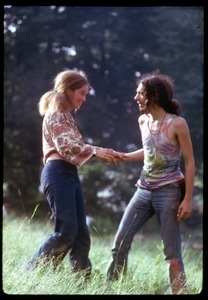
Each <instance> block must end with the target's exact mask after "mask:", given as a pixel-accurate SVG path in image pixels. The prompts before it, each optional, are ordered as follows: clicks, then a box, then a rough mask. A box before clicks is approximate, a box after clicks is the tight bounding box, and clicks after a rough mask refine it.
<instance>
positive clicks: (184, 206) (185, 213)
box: [177, 200, 191, 221]
mask: <svg viewBox="0 0 208 300" xmlns="http://www.w3.org/2000/svg"><path fill="white" fill-rule="evenodd" d="M190 215H191V202H190V201H185V200H183V201H182V202H181V204H180V206H179V208H178V212H177V221H180V220H183V219H187V218H189V217H190Z"/></svg>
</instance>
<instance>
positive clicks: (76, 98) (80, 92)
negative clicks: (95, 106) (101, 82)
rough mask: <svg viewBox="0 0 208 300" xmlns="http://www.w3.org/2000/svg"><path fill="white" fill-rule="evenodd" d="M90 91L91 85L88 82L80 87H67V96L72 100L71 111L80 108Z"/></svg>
mask: <svg viewBox="0 0 208 300" xmlns="http://www.w3.org/2000/svg"><path fill="white" fill-rule="evenodd" d="M88 92H89V86H88V85H87V84H86V85H84V86H83V87H81V88H80V89H76V90H74V91H73V90H71V89H67V96H68V99H69V102H70V105H69V106H70V111H72V110H77V109H80V107H81V106H82V104H83V103H84V102H85V101H86V96H87V94H88Z"/></svg>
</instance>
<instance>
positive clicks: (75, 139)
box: [42, 110, 98, 167]
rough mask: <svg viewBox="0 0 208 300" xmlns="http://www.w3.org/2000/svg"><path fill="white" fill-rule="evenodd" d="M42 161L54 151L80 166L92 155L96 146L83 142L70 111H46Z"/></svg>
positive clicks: (43, 127) (43, 126) (43, 128)
mask: <svg viewBox="0 0 208 300" xmlns="http://www.w3.org/2000/svg"><path fill="white" fill-rule="evenodd" d="M42 143H43V144H42V147H43V162H44V163H45V162H46V159H47V157H48V156H49V155H50V154H51V153H54V152H58V153H59V154H60V155H61V156H63V158H64V159H65V160H66V161H68V162H69V163H72V164H74V165H76V166H77V167H80V166H82V165H83V164H84V163H85V162H86V161H88V160H89V159H90V157H92V155H93V150H94V149H95V148H98V147H96V146H92V145H88V144H85V143H84V141H83V138H82V135H81V134H80V132H79V130H78V128H77V126H76V123H75V120H74V118H73V116H72V114H71V113H68V114H66V113H63V112H58V111H50V110H49V111H47V112H46V114H45V116H44V118H43V124H42Z"/></svg>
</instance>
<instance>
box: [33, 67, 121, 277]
mask: <svg viewBox="0 0 208 300" xmlns="http://www.w3.org/2000/svg"><path fill="white" fill-rule="evenodd" d="M89 88H90V84H89V82H88V79H87V77H86V75H85V73H84V72H83V71H74V70H67V71H63V72H60V73H59V74H57V76H56V77H55V79H54V88H53V90H51V91H49V92H46V93H45V94H44V95H43V96H42V97H41V99H40V101H39V103H38V106H39V113H40V115H41V116H43V122H42V150H43V163H44V166H43V169H42V173H41V177H40V181H41V191H42V192H43V194H44V195H45V197H46V199H47V201H48V203H49V206H50V209H51V211H52V214H53V217H54V231H53V232H52V233H51V234H50V236H49V237H47V238H46V240H45V241H44V242H43V244H42V245H41V246H40V247H39V249H38V250H37V252H36V253H35V254H34V255H33V257H32V259H31V260H30V261H29V263H28V265H27V269H28V270H33V269H34V268H35V267H36V266H37V265H38V264H39V262H41V263H42V264H44V265H47V264H49V265H52V266H53V267H57V266H58V265H59V264H60V263H61V261H62V260H63V259H64V257H65V256H66V255H67V254H68V257H69V263H70V266H71V269H72V270H73V271H74V272H82V273H83V274H84V275H85V276H87V277H89V276H90V274H91V270H92V264H91V261H90V259H89V251H90V234H89V230H88V226H87V224H86V213H85V207H84V199H83V192H82V186H81V182H80V179H79V175H78V167H81V166H82V165H83V164H85V163H87V162H89V161H90V160H91V159H92V158H93V157H94V158H97V159H101V160H103V161H104V162H116V161H117V159H119V160H122V159H123V154H122V153H119V152H116V151H113V150H112V149H108V148H101V147H97V146H92V145H89V144H85V143H84V141H83V138H82V135H81V134H80V132H79V130H78V128H77V125H76V123H75V120H74V118H73V116H72V112H73V111H75V110H78V109H80V107H81V106H82V104H83V103H85V101H86V96H87V94H88V92H89Z"/></svg>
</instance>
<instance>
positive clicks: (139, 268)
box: [2, 218, 203, 295]
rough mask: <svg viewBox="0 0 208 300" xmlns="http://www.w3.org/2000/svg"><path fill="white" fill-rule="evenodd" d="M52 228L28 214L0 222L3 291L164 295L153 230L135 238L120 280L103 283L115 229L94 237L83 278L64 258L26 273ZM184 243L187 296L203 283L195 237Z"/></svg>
mask: <svg viewBox="0 0 208 300" xmlns="http://www.w3.org/2000/svg"><path fill="white" fill-rule="evenodd" d="M112 223H113V221H112ZM103 225H105V223H104V222H103ZM113 228H114V226H112V229H113ZM51 230H52V225H51V223H50V222H48V223H47V222H46V223H42V222H37V221H34V219H28V218H25V219H22V218H19V219H18V218H16V219H14V218H5V219H4V220H3V231H2V232H3V244H2V245H3V247H2V279H3V281H2V289H3V292H4V293H5V294H6V295H162V294H168V273H167V266H166V262H165V261H164V258H163V255H162V247H161V243H160V238H159V236H158V235H157V234H155V233H154V234H152V235H150V234H148V233H143V234H138V235H136V236H135V239H134V241H133V244H132V248H131V251H130V254H129V266H128V272H127V275H126V277H125V278H123V280H122V279H121V280H119V281H118V282H113V283H109V282H107V281H106V271H107V267H108V264H109V262H110V260H111V247H112V243H113V235H114V232H112V233H111V234H104V233H103V232H99V234H93V235H92V243H91V250H90V259H91V261H92V265H93V269H92V275H91V278H90V280H89V281H87V282H86V281H84V278H83V277H82V276H76V275H75V274H73V273H72V272H71V270H70V268H69V263H68V258H67V257H66V258H65V259H64V261H63V262H62V264H61V266H60V267H59V268H58V269H57V270H55V271H54V270H52V269H51V268H50V267H49V268H47V269H42V268H41V265H40V267H39V268H37V269H36V270H34V271H33V272H28V271H26V270H25V268H26V264H27V262H28V260H29V259H30V258H31V256H32V255H33V254H34V252H35V251H36V250H37V248H38V247H39V246H40V243H42V242H43V240H44V239H45V237H46V236H48V234H49V233H50V232H51ZM113 230H114V229H113ZM192 234H193V230H192ZM183 241H184V246H183V256H184V263H185V268H186V273H187V282H188V294H190V295H196V294H200V293H201V290H202V282H203V279H202V275H203V265H202V249H198V250H197V249H194V248H193V247H190V245H193V244H194V242H195V239H194V235H190V237H189V238H187V237H183ZM197 242H198V243H201V242H202V241H197Z"/></svg>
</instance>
